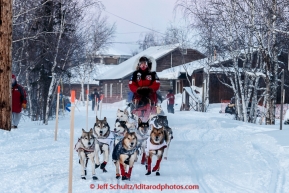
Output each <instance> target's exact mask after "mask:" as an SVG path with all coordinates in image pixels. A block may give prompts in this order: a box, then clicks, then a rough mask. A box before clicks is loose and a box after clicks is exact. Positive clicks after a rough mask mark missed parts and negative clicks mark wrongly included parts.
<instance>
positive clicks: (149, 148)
mask: <svg viewBox="0 0 289 193" xmlns="http://www.w3.org/2000/svg"><path fill="white" fill-rule="evenodd" d="M166 147H167V143H166V134H165V129H164V127H162V126H161V127H156V126H155V125H153V126H152V131H151V134H150V137H149V138H148V139H147V144H146V149H145V151H146V155H147V165H146V167H147V173H146V175H150V174H151V163H152V157H153V155H156V156H157V162H156V165H155V166H154V167H153V170H152V171H153V172H155V171H157V172H156V175H157V176H159V175H160V173H159V170H160V163H161V161H162V157H163V153H164V149H165V148H166Z"/></svg>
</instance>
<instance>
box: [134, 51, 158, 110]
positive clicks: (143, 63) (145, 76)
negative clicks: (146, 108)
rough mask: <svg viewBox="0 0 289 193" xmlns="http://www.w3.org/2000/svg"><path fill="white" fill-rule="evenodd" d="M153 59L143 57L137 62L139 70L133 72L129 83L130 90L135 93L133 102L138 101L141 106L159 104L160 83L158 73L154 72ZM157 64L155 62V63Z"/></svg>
mask: <svg viewBox="0 0 289 193" xmlns="http://www.w3.org/2000/svg"><path fill="white" fill-rule="evenodd" d="M151 60H152V58H150V59H149V58H148V57H146V56H142V57H140V58H139V60H138V61H137V69H136V71H134V72H133V74H132V76H131V79H130V81H129V88H130V90H131V91H132V92H133V94H134V96H133V102H135V101H137V103H138V105H139V106H142V105H146V104H148V103H149V100H150V102H151V104H153V105H156V104H157V94H156V92H157V90H158V89H159V88H160V81H159V78H158V76H157V74H156V72H152V71H151V68H152V64H153V62H152V61H151ZM154 62H155V61H154Z"/></svg>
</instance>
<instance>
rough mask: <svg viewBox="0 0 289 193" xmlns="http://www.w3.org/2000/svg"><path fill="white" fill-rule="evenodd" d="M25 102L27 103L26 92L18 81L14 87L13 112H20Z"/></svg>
mask: <svg viewBox="0 0 289 193" xmlns="http://www.w3.org/2000/svg"><path fill="white" fill-rule="evenodd" d="M23 103H24V104H26V103H27V101H26V92H25V90H24V88H23V87H22V86H20V85H19V84H17V83H16V84H15V85H14V86H13V87H12V112H13V113H20V112H21V109H22V104H23Z"/></svg>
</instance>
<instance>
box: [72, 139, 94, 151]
mask: <svg viewBox="0 0 289 193" xmlns="http://www.w3.org/2000/svg"><path fill="white" fill-rule="evenodd" d="M74 149H75V150H76V152H78V151H79V150H83V151H84V153H85V154H90V153H92V152H94V149H95V145H94V140H93V143H92V144H91V145H90V146H89V147H84V145H83V143H82V141H81V138H78V141H77V143H76V144H75V146H74Z"/></svg>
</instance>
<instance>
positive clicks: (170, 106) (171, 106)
mask: <svg viewBox="0 0 289 193" xmlns="http://www.w3.org/2000/svg"><path fill="white" fill-rule="evenodd" d="M166 98H167V99H168V108H167V109H168V113H175V109H174V104H175V95H174V94H173V90H169V92H168V94H167V96H166Z"/></svg>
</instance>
